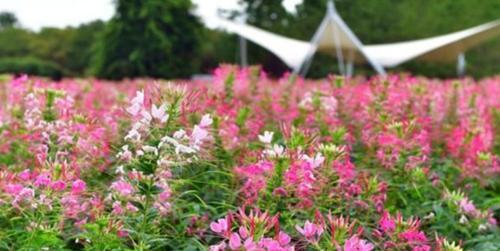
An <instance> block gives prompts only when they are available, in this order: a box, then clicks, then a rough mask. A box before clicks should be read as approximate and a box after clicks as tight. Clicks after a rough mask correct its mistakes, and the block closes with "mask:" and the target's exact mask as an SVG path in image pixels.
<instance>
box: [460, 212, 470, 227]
mask: <svg viewBox="0 0 500 251" xmlns="http://www.w3.org/2000/svg"><path fill="white" fill-rule="evenodd" d="M467 222H469V220H467V217H466V216H465V215H463V214H462V217H460V220H458V223H460V224H464V225H465V224H467Z"/></svg>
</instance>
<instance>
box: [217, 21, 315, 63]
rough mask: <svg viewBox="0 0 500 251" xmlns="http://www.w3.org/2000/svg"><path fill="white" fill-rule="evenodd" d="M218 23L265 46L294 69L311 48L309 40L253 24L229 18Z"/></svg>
mask: <svg viewBox="0 0 500 251" xmlns="http://www.w3.org/2000/svg"><path fill="white" fill-rule="evenodd" d="M217 23H218V24H219V26H220V27H221V28H224V29H225V30H227V31H229V32H231V33H235V34H238V35H239V36H242V37H244V38H246V39H248V40H250V41H252V42H254V43H256V44H258V45H260V46H262V47H264V48H265V49H267V50H269V51H270V52H272V53H273V54H274V55H276V56H277V57H278V58H280V59H281V60H283V62H285V64H287V65H288V66H289V67H291V68H294V69H295V68H298V67H300V66H301V65H302V63H303V62H304V59H305V58H306V54H307V52H308V51H309V50H310V48H311V45H310V44H309V43H308V42H305V41H301V40H297V39H293V38H288V37H284V36H280V35H276V34H274V33H271V32H268V31H265V30H262V29H259V28H256V27H253V26H251V25H246V24H239V23H235V22H231V21H227V20H220V21H219V22H217Z"/></svg>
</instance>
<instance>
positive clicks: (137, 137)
mask: <svg viewBox="0 0 500 251" xmlns="http://www.w3.org/2000/svg"><path fill="white" fill-rule="evenodd" d="M124 139H125V140H129V139H130V140H133V141H140V140H141V134H140V133H139V132H138V131H137V130H136V129H135V128H132V130H130V131H129V132H128V133H127V135H126V136H125V138H124Z"/></svg>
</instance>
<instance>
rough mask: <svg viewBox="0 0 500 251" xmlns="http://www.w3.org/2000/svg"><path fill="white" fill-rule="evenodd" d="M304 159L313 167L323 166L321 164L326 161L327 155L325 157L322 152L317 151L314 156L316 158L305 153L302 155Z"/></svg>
mask: <svg viewBox="0 0 500 251" xmlns="http://www.w3.org/2000/svg"><path fill="white" fill-rule="evenodd" d="M302 159H303V160H305V161H306V162H308V163H309V164H310V165H311V167H312V168H316V167H319V166H321V164H323V162H324V161H325V157H323V155H321V153H316V156H314V158H311V157H309V156H307V155H305V154H304V155H302Z"/></svg>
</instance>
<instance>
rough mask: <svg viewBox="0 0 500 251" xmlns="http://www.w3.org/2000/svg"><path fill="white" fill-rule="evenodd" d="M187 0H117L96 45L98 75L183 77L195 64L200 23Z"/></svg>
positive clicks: (108, 76)
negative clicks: (111, 16)
mask: <svg viewBox="0 0 500 251" xmlns="http://www.w3.org/2000/svg"><path fill="white" fill-rule="evenodd" d="M191 8H192V4H191V1H189V0H169V1H164V0H118V1H116V14H115V16H114V17H113V18H112V20H111V21H110V22H109V24H108V26H107V27H106V29H105V31H104V34H103V36H102V37H101V39H100V42H99V44H98V46H97V52H96V58H95V68H94V72H95V74H96V75H97V76H99V77H103V78H111V79H118V78H123V77H144V76H150V77H156V78H178V77H188V76H190V75H191V74H193V73H194V72H196V71H197V70H198V64H199V62H198V61H199V60H197V58H198V57H199V55H198V50H199V48H200V43H201V41H200V37H199V36H200V34H201V28H202V26H201V24H200V22H199V21H198V19H197V18H196V17H195V16H193V15H192V14H191V13H190V11H191Z"/></svg>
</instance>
